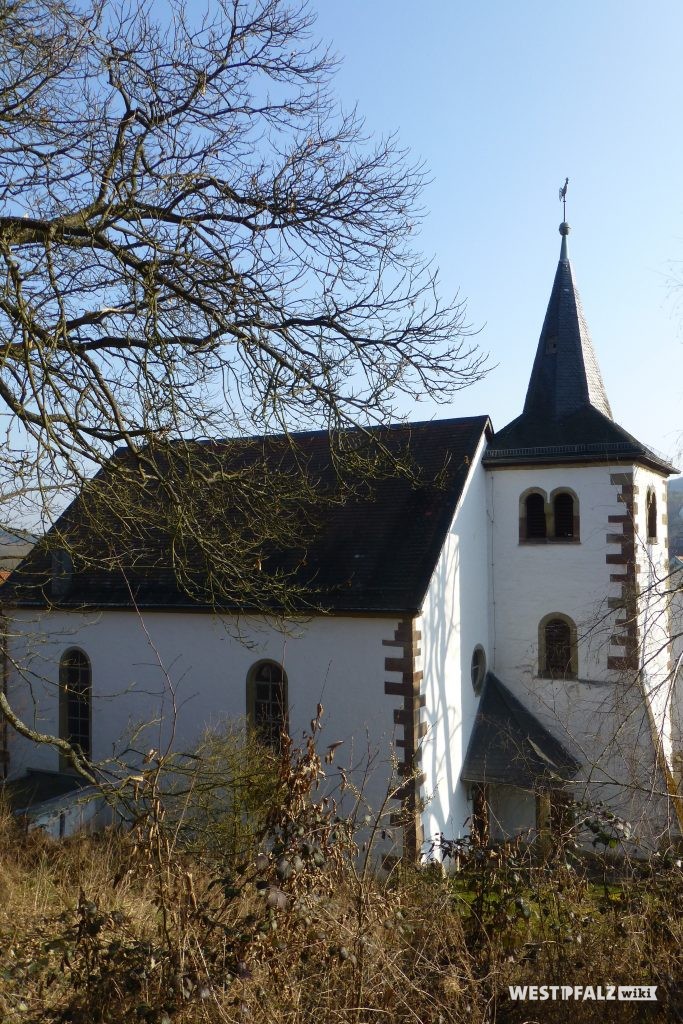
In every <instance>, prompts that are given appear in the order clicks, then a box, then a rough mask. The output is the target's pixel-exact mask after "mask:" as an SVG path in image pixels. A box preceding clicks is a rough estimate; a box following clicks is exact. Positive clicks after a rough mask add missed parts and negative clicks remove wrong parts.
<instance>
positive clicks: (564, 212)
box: [560, 178, 569, 221]
mask: <svg viewBox="0 0 683 1024" xmlns="http://www.w3.org/2000/svg"><path fill="white" fill-rule="evenodd" d="M568 184H569V178H565V179H564V185H563V186H562V188H561V189H560V199H561V200H562V220H564V221H566V219H567V185H568Z"/></svg>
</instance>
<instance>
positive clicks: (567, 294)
mask: <svg viewBox="0 0 683 1024" xmlns="http://www.w3.org/2000/svg"><path fill="white" fill-rule="evenodd" d="M569 230H570V229H569V224H567V223H566V221H563V222H562V224H560V234H561V235H562V247H561V249H560V260H559V263H558V265H557V271H556V273H555V280H554V282H553V287H552V291H551V293H550V301H549V302H548V309H547V311H546V314H545V320H544V321H543V328H542V330H541V336H540V338H539V341H538V348H537V350H536V359H535V360H534V366H533V370H532V371H531V379H530V381H529V387H528V390H527V395H526V401H525V403H524V413H523V415H525V416H527V415H531V414H533V415H536V416H541V417H543V418H544V419H550V420H559V419H563V418H564V417H565V416H570V415H571V414H572V413H575V412H578V411H579V410H580V409H584V408H586V407H587V406H592V407H593V408H594V409H597V410H598V411H599V412H601V413H603V415H605V416H608V417H609V418H610V419H611V418H612V411H611V409H610V405H609V401H608V400H607V393H606V391H605V385H604V384H603V382H602V376H601V374H600V368H599V367H598V363H597V360H596V358H595V352H594V351H593V345H592V343H591V339H590V335H589V333H588V327H587V325H586V320H585V318H584V315H583V309H582V307H581V300H580V298H579V293H578V291H577V289H576V285H575V284H574V276H573V274H572V267H571V264H570V262H569V257H568V255H567V235H568V234H569Z"/></svg>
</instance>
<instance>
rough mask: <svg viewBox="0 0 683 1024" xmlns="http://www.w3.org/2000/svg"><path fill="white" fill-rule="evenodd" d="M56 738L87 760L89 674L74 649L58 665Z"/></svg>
mask: <svg viewBox="0 0 683 1024" xmlns="http://www.w3.org/2000/svg"><path fill="white" fill-rule="evenodd" d="M59 735H60V736H61V738H62V739H64V740H68V742H69V743H70V744H71V745H72V747H76V748H77V749H78V750H80V752H81V753H82V754H83V755H84V756H85V757H90V756H91V754H92V670H91V668H90V659H89V658H88V656H87V654H84V653H83V651H79V650H78V648H77V647H72V648H70V649H69V650H68V651H65V652H64V654H63V655H62V657H61V659H60V662H59ZM62 766H63V767H64V765H62Z"/></svg>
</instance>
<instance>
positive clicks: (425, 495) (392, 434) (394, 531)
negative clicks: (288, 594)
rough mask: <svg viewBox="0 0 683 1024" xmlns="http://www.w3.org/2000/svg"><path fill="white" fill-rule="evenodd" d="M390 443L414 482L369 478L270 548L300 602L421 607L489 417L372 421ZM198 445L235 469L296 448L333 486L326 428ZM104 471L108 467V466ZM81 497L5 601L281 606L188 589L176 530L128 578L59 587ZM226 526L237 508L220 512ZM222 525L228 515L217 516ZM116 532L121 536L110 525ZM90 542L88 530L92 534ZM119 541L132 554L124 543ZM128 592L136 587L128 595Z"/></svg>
mask: <svg viewBox="0 0 683 1024" xmlns="http://www.w3.org/2000/svg"><path fill="white" fill-rule="evenodd" d="M370 433H371V434H374V435H376V436H379V437H380V438H381V441H382V444H383V445H385V446H386V448H388V449H389V450H391V451H394V452H399V453H403V452H404V451H406V450H407V452H408V453H409V456H410V459H411V462H412V465H413V467H414V471H415V475H416V476H417V479H418V482H417V483H416V482H415V480H414V479H413V480H410V479H408V478H407V477H406V476H404V475H391V476H388V477H386V478H383V479H379V480H377V481H375V482H373V483H372V485H371V489H370V490H369V491H368V490H367V489H364V490H363V491H362V492H361V493H358V494H355V495H354V496H353V497H351V498H350V499H348V500H347V501H346V503H344V504H340V505H332V506H331V507H329V508H326V509H325V512H324V516H321V523H320V525H319V527H318V529H317V530H316V531H315V532H314V533H312V534H311V536H310V537H307V539H306V546H305V549H304V550H302V549H301V548H300V547H299V548H297V549H296V550H283V551H275V552H274V553H273V554H272V555H270V556H269V559H268V561H269V565H268V570H269V571H270V572H278V571H287V572H293V574H294V576H293V579H294V580H295V581H296V583H297V584H298V585H299V586H300V587H302V588H304V589H305V590H307V592H308V600H307V601H306V603H305V605H303V606H302V608H303V610H307V611H311V610H313V609H316V608H318V609H323V610H326V611H331V612H338V613H350V614H352V613H370V614H372V613H405V612H417V611H418V610H419V608H420V606H421V604H422V601H423V600H424V597H425V594H426V591H427V587H428V585H429V581H430V578H431V576H432V573H433V571H434V569H435V566H436V562H437V559H438V557H439V553H440V551H441V548H442V546H443V543H444V540H445V538H446V535H447V533H448V530H449V527H450V524H451V522H452V519H453V516H454V514H455V511H456V507H457V504H458V501H459V499H460V496H461V494H462V490H463V487H464V484H465V481H466V479H467V476H468V474H469V472H470V470H471V468H472V466H473V464H474V457H475V453H476V451H477V447H478V446H479V444H480V442H481V440H482V437H483V435H484V434H485V433H486V435H487V436H489V434H490V421H489V419H488V417H487V416H475V417H466V418H461V419H449V420H434V421H429V422H423V423H412V424H399V425H395V426H388V427H383V428H375V429H374V430H373V431H370ZM191 444H196V445H197V450H198V451H202V450H203V451H208V450H209V449H210V451H211V453H212V455H213V456H214V457H215V456H216V453H217V452H218V453H219V455H220V457H221V458H224V459H225V464H226V465H227V466H228V467H230V466H232V465H233V464H234V461H231V460H234V459H235V458H240V459H243V458H244V457H245V451H246V452H247V455H248V453H249V451H250V446H252V447H253V450H254V451H255V452H256V451H257V450H258V452H259V454H260V456H261V457H263V452H264V451H267V452H268V457H269V458H270V457H272V459H273V460H276V459H277V461H278V466H281V465H282V461H283V459H286V458H288V457H293V452H295V455H296V461H297V463H299V462H303V463H305V464H306V466H307V469H308V472H309V474H310V476H311V478H314V479H315V480H316V481H318V483H319V485H320V487H321V488H322V489H324V488H326V487H331V488H333V487H334V486H335V480H336V477H335V472H334V468H333V466H332V464H331V459H330V447H329V436H328V434H327V432H325V431H311V432H304V433H298V434H292V435H291V436H290V437H289V438H287V439H284V438H282V437H279V436H271V437H269V438H267V439H264V438H254V439H252V440H251V441H248V442H244V441H243V440H242V441H240V442H239V449H238V450H239V453H240V454H239V456H235V454H234V452H235V447H234V442H231V441H222V442H209V443H205V442H199V441H198V442H191ZM104 472H105V473H106V469H105V470H104ZM79 500H80V499H76V501H75V502H74V503H73V504H72V505H71V506H70V508H69V509H67V511H66V512H65V513H64V515H63V516H62V517H61V518H60V521H59V522H58V523H57V524H56V526H55V527H54V528H53V530H52V531H51V532H50V533H48V534H47V537H46V538H45V540H44V541H43V542H39V544H38V545H37V546H36V547H35V548H34V549H33V551H32V552H31V553H30V554H29V555H28V556H27V557H26V558H25V559H24V561H23V562H22V563H21V564H20V565H19V566H18V567H17V569H16V570H15V571H14V573H13V574H12V576H11V577H10V579H9V580H8V581H7V582H6V583H5V584H4V585H3V588H2V603H3V605H4V606H5V607H46V606H59V607H68V608H81V607H84V608H130V607H133V606H135V607H137V608H144V609H196V610H203V609H209V608H210V609H211V610H219V611H220V610H225V611H236V610H239V611H278V610H279V609H278V608H277V607H276V606H268V607H260V608H255V607H253V606H248V605H246V606H245V605H240V604H237V603H234V604H224V605H220V606H217V605H216V604H215V603H213V604H208V603H204V602H202V601H201V600H197V599H196V598H194V599H193V598H192V597H189V596H188V594H187V592H186V591H185V590H184V589H183V588H182V587H181V586H180V585H179V583H178V581H177V580H176V578H175V576H174V574H173V572H172V571H171V570H169V569H164V568H162V566H163V565H164V564H166V565H168V559H165V558H164V557H163V551H162V550H161V549H162V548H163V547H164V545H166V547H168V546H169V544H168V538H166V537H164V536H163V535H159V536H156V537H155V540H154V543H155V544H156V545H157V546H158V548H159V551H160V555H161V557H159V558H156V559H155V558H152V559H150V558H149V557H147V558H146V559H145V560H144V561H145V564H141V563H140V560H138V562H137V563H135V564H131V563H129V564H128V565H127V567H126V577H127V578H124V576H123V575H122V574H121V573H119V572H118V571H116V570H113V569H107V568H102V567H100V566H98V565H92V564H91V565H90V566H88V567H87V568H84V569H82V570H80V571H75V572H74V574H73V577H72V579H71V585H70V587H69V589H68V593H67V594H64V595H62V596H59V597H55V596H54V595H53V594H52V589H51V573H52V556H51V552H50V547H51V546H52V547H54V546H55V541H54V540H52V543H51V537H52V535H56V536H59V533H58V531H59V530H60V529H64V524H65V523H66V524H69V523H70V524H73V523H76V524H77V523H78V519H79ZM221 516H222V519H225V521H226V523H227V524H229V520H230V509H229V508H226V509H225V510H224V511H221ZM221 521H222V520H221ZM112 533H113V537H114V538H116V536H117V535H116V532H115V530H114V529H112ZM86 539H87V538H86ZM126 543H127V541H122V542H121V545H122V547H123V551H124V552H125V550H126V548H125V544H126ZM131 591H132V593H131Z"/></svg>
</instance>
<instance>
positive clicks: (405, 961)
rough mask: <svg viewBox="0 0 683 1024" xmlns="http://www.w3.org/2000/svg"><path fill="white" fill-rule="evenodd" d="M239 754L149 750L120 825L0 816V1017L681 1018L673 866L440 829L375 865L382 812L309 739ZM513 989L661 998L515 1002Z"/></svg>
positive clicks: (682, 937) (676, 872)
mask: <svg viewBox="0 0 683 1024" xmlns="http://www.w3.org/2000/svg"><path fill="white" fill-rule="evenodd" d="M313 724H314V729H313V734H315V731H316V730H315V723H313ZM248 747H249V745H248V744H247V748H248ZM247 748H245V746H244V744H242V746H241V747H240V746H239V743H238V741H237V740H235V738H234V737H233V738H230V737H228V739H227V740H225V739H224V738H219V737H211V738H210V739H208V740H207V742H206V743H205V744H204V747H203V749H202V751H201V752H200V755H198V757H197V758H196V759H195V760H194V761H193V763H192V769H191V771H188V769H187V766H178V765H175V766H173V771H172V772H171V771H170V770H169V768H170V766H169V765H168V763H166V764H165V763H164V760H163V759H162V758H158V759H157V760H156V761H152V762H151V763H150V765H149V770H148V771H147V772H145V773H143V774H142V775H141V776H140V777H138V778H137V779H136V780H134V781H133V783H132V791H131V793H130V796H129V798H127V799H124V796H125V795H124V794H122V795H120V797H119V800H120V805H119V807H120V809H121V810H125V813H126V815H127V817H128V819H129V824H131V825H132V827H131V828H129V829H126V830H123V829H120V830H117V831H110V832H108V833H105V834H101V835H97V836H91V837H87V836H83V837H77V838H75V839H71V840H68V841H65V842H61V843H59V842H55V841H51V840H49V839H47V838H46V837H44V836H43V835H41V834H39V833H32V834H30V835H26V834H24V833H22V831H21V829H20V827H19V825H18V824H17V823H16V822H15V821H14V820H13V819H12V818H11V817H10V815H9V814H7V813H4V814H3V816H2V818H1V819H0V948H1V949H2V960H1V962H0V1020H2V1022H3V1024H18V1022H22V1024H26V1022H38V1021H41V1022H42V1021H49V1022H55V1024H56V1022H73V1024H86V1022H87V1024H98V1022H99V1024H130V1022H137V1021H142V1022H147V1024H190V1022H192V1024H194V1022H207V1024H214V1022H215V1024H218V1022H235V1024H237V1022H240V1024H243V1022H253V1024H257V1022H261V1021H263V1022H266V1021H267V1022H268V1024H285V1022H287V1024H303V1022H316V1024H318V1022H319V1024H342V1022H343V1024H346V1022H349V1024H351V1022H353V1024H371V1022H377V1021H386V1022H398V1024H402V1022H406V1024H408V1022H410V1024H419V1022H425V1024H427V1022H429V1024H456V1022H463V1024H464V1022H467V1024H477V1022H482V1024H483V1022H485V1021H499V1022H516V1024H521V1022H523V1021H566V1020H568V1019H571V1020H572V1021H573V1022H575V1024H579V1022H588V1021H609V1020H615V1021H616V1020H618V1021H633V1022H636V1021H645V1020H667V1021H676V1020H683V989H682V987H681V978H682V977H683V970H682V967H683V964H682V954H681V949H682V948H683V892H682V887H681V871H680V867H679V865H678V864H677V863H676V862H675V861H667V860H665V859H664V858H660V859H659V860H658V861H657V863H656V864H654V863H652V864H648V865H645V864H638V865H632V866H631V867H630V868H628V867H627V866H626V865H622V870H621V871H620V872H617V871H616V870H615V869H614V867H613V866H612V865H610V864H609V863H608V862H607V861H606V860H600V858H598V857H597V856H596V857H594V858H591V859H590V860H589V859H587V858H586V857H584V856H579V855H578V854H577V852H576V851H575V850H573V849H572V847H571V843H569V842H568V843H567V845H566V847H565V846H563V844H562V843H558V845H557V847H556V848H555V849H553V850H552V851H547V856H546V859H545V860H544V861H542V862H541V861H540V859H539V855H538V853H536V854H535V855H534V856H532V855H531V853H530V851H529V850H528V848H527V847H525V846H524V845H523V844H521V843H520V844H517V845H515V844H510V845H508V846H507V847H505V848H502V849H497V850H493V849H488V848H484V847H476V846H470V845H467V844H458V845H453V844H447V843H446V844H444V845H442V847H441V851H440V852H441V853H444V852H445V853H447V854H450V866H451V868H456V869H457V870H455V871H453V872H451V873H450V874H448V875H447V874H445V873H444V872H443V871H442V870H441V868H440V867H437V866H431V867H429V866H428V867H425V868H421V869H419V870H418V869H414V868H409V867H406V866H403V867H402V866H401V865H400V863H394V862H392V861H387V860H385V867H384V869H382V870H377V858H376V857H374V856H373V851H372V841H373V833H374V838H375V839H377V840H379V839H380V838H381V822H379V823H377V824H376V827H375V826H374V825H373V824H372V823H371V824H370V825H369V826H368V824H367V822H361V823H359V822H358V821H356V820H354V815H353V814H352V815H351V817H345V818H343V819H342V818H340V817H339V816H338V814H337V808H336V806H335V803H334V801H333V800H332V799H331V798H324V797H322V796H321V795H320V794H321V790H319V789H318V788H317V786H318V783H319V781H320V780H321V778H322V775H323V766H322V764H321V761H320V759H319V757H318V754H317V752H316V749H315V743H314V739H313V737H311V738H309V740H308V741H307V743H306V744H305V746H304V747H303V749H301V750H293V749H292V748H291V744H290V743H289V742H287V743H286V744H285V749H284V750H283V752H282V756H281V758H279V759H277V758H273V757H271V756H270V755H267V754H266V753H265V752H263V751H262V750H259V749H258V748H257V746H256V745H254V747H253V749H247ZM328 756H329V755H328ZM342 774H343V773H342ZM171 778H172V781H169V779H171ZM357 806H358V807H360V803H358V805H357ZM361 836H363V837H365V841H364V842H361V838H360V837H361ZM368 844H369V845H368ZM524 984H532V985H533V984H546V985H553V984H556V985H575V984H576V985H584V986H586V985H595V986H598V985H602V986H603V987H604V986H606V985H608V984H611V985H620V984H648V985H657V987H658V1001H657V1003H656V1004H652V1003H627V1002H621V1003H605V1002H595V1001H578V1002H572V1003H571V1004H569V1003H563V1002H559V1001H557V1002H552V1001H547V1002H535V1003H529V1002H515V1001H512V1000H511V999H510V998H509V996H508V986H509V985H524Z"/></svg>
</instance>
